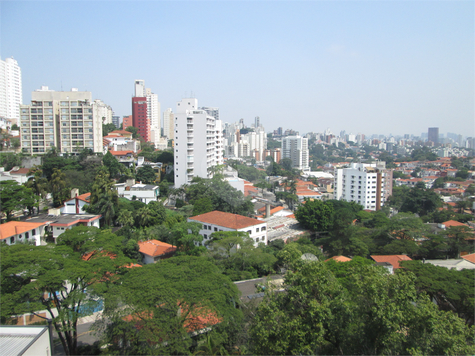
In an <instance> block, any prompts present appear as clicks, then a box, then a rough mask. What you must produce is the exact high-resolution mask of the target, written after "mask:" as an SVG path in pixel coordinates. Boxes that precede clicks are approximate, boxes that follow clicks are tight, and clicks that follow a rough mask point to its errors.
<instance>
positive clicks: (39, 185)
mask: <svg viewBox="0 0 475 356" xmlns="http://www.w3.org/2000/svg"><path fill="white" fill-rule="evenodd" d="M29 174H33V177H30V178H29V179H28V182H26V183H25V186H26V187H27V188H31V189H32V190H33V192H34V193H35V194H36V195H37V196H40V197H41V198H43V199H46V195H47V193H48V180H47V179H46V178H44V177H43V171H42V170H41V168H40V167H37V166H36V167H34V168H32V169H30V172H29Z"/></svg>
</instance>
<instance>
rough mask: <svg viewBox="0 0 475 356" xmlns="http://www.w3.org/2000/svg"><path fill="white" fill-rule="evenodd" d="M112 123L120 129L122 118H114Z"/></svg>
mask: <svg viewBox="0 0 475 356" xmlns="http://www.w3.org/2000/svg"><path fill="white" fill-rule="evenodd" d="M112 123H113V124H114V126H115V127H116V128H119V127H120V116H112Z"/></svg>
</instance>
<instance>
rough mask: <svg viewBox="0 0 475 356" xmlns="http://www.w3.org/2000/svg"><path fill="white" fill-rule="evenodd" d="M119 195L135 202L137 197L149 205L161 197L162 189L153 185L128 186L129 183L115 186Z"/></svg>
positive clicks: (138, 184)
mask: <svg viewBox="0 0 475 356" xmlns="http://www.w3.org/2000/svg"><path fill="white" fill-rule="evenodd" d="M115 187H116V189H117V193H118V195H119V197H121V198H127V199H129V200H133V197H135V199H136V200H138V201H141V202H142V203H145V204H148V203H150V202H151V201H157V200H158V196H159V195H160V189H159V187H158V185H153V184H140V183H137V184H134V185H132V186H128V185H127V183H118V184H115Z"/></svg>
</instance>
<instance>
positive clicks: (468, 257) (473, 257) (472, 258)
mask: <svg viewBox="0 0 475 356" xmlns="http://www.w3.org/2000/svg"><path fill="white" fill-rule="evenodd" d="M461 257H462V258H463V259H464V260H467V261H469V262H472V263H475V253H471V254H470V255H465V256H461Z"/></svg>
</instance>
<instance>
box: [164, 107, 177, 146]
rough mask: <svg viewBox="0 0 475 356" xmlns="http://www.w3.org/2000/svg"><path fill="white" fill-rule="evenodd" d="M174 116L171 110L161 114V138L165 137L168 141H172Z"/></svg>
mask: <svg viewBox="0 0 475 356" xmlns="http://www.w3.org/2000/svg"><path fill="white" fill-rule="evenodd" d="M174 121H175V120H174V115H173V111H172V109H171V108H168V109H167V110H165V111H164V112H163V136H165V137H166V138H167V139H168V140H173V137H174V135H173V126H174V124H175V122H174Z"/></svg>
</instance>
